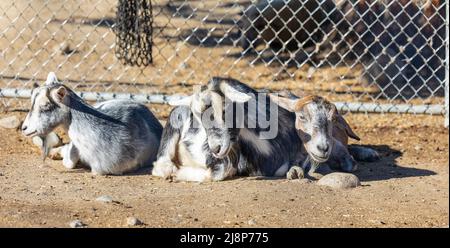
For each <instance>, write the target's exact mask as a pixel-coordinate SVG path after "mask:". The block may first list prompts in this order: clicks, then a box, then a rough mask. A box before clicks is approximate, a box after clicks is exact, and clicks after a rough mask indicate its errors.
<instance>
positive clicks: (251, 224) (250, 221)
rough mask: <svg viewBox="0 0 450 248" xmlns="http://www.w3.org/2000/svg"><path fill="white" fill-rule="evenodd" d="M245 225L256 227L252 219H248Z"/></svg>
mask: <svg viewBox="0 0 450 248" xmlns="http://www.w3.org/2000/svg"><path fill="white" fill-rule="evenodd" d="M247 224H249V225H250V226H253V225H256V221H255V220H254V219H250V220H248V222H247Z"/></svg>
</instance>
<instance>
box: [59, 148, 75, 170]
mask: <svg viewBox="0 0 450 248" xmlns="http://www.w3.org/2000/svg"><path fill="white" fill-rule="evenodd" d="M60 151H61V154H62V157H63V161H62V162H63V165H64V167H66V168H67V169H73V168H75V166H76V165H77V163H78V161H79V160H80V153H79V151H78V148H76V147H75V145H73V143H72V142H70V143H69V144H67V145H64V146H62V148H61V150H60Z"/></svg>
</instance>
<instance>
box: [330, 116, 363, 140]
mask: <svg viewBox="0 0 450 248" xmlns="http://www.w3.org/2000/svg"><path fill="white" fill-rule="evenodd" d="M335 125H337V126H338V127H339V128H340V129H343V130H345V132H346V133H347V135H348V137H350V138H352V139H355V140H361V139H360V138H359V136H358V135H356V133H355V132H353V130H352V128H351V127H350V125H349V124H348V123H347V121H346V120H345V119H344V117H342V115H340V114H339V113H337V112H336V116H335Z"/></svg>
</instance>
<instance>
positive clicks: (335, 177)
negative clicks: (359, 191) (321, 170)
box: [317, 172, 361, 189]
mask: <svg viewBox="0 0 450 248" xmlns="http://www.w3.org/2000/svg"><path fill="white" fill-rule="evenodd" d="M317 184H318V185H323V186H328V187H332V188H336V189H347V188H354V187H357V186H360V185H361V183H360V181H359V179H358V177H357V176H355V175H353V174H350V173H343V172H334V173H330V174H327V175H325V176H323V177H322V178H321V179H320V180H319V181H318V182H317Z"/></svg>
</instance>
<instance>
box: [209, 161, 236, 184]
mask: <svg viewBox="0 0 450 248" xmlns="http://www.w3.org/2000/svg"><path fill="white" fill-rule="evenodd" d="M236 174H237V168H235V167H233V164H232V163H231V162H230V161H228V160H224V161H223V162H221V163H218V164H215V165H214V166H213V167H212V171H211V180H213V181H223V180H225V179H227V178H230V177H233V176H235V175H236Z"/></svg>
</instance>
